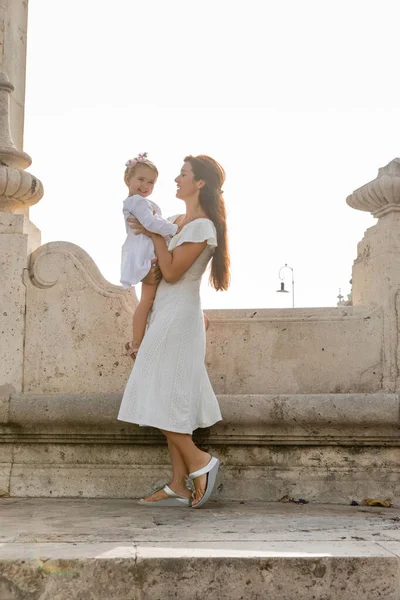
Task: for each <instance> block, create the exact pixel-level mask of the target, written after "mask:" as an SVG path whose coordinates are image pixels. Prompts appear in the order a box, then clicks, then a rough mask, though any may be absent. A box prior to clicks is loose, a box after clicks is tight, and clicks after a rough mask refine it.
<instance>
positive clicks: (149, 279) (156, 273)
mask: <svg viewBox="0 0 400 600" xmlns="http://www.w3.org/2000/svg"><path fill="white" fill-rule="evenodd" d="M161 278H162V274H161V271H160V267H159V266H158V264H157V261H152V263H151V269H150V271H149V272H148V273H147V275H146V277H145V278H144V279H142V283H147V284H148V285H157V283H159V281H160V279H161Z"/></svg>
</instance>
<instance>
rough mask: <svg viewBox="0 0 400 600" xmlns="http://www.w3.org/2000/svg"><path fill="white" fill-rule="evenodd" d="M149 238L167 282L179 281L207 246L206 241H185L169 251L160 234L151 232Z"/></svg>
mask: <svg viewBox="0 0 400 600" xmlns="http://www.w3.org/2000/svg"><path fill="white" fill-rule="evenodd" d="M151 238H152V240H153V243H154V248H155V252H156V256H157V258H158V265H159V267H160V270H161V273H162V275H163V277H164V279H165V281H167V282H168V283H175V282H176V281H179V279H180V278H181V277H182V275H184V274H185V273H186V271H187V270H188V269H190V267H191V266H192V264H193V263H194V262H195V261H196V260H197V259H198V258H199V256H200V254H201V253H202V252H203V250H204V248H205V247H206V246H207V242H185V243H184V244H181V245H180V246H177V247H176V248H175V250H173V252H169V251H168V248H167V244H166V243H165V240H164V238H163V237H162V236H161V235H157V234H152V236H151Z"/></svg>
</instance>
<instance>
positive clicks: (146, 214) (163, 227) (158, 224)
mask: <svg viewBox="0 0 400 600" xmlns="http://www.w3.org/2000/svg"><path fill="white" fill-rule="evenodd" d="M130 200H131V201H132V202H131V206H130V212H131V213H132V214H133V216H134V217H135V218H136V219H137V220H138V221H139V222H140V223H141V224H142V225H143V227H145V228H146V229H147V230H148V231H151V232H152V233H158V234H160V235H162V236H165V235H175V234H176V232H177V230H178V225H175V224H174V223H171V222H170V221H167V219H163V218H162V217H160V216H159V215H157V214H156V215H153V211H152V210H151V208H150V206H149V204H148V202H147V200H146V199H145V198H143V197H142V196H139V195H136V194H135V196H131V198H130Z"/></svg>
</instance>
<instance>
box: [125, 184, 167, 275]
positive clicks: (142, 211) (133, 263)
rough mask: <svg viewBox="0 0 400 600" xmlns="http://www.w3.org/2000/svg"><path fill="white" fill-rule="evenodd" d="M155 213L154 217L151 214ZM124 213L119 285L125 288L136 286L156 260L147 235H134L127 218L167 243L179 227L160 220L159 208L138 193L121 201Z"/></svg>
mask: <svg viewBox="0 0 400 600" xmlns="http://www.w3.org/2000/svg"><path fill="white" fill-rule="evenodd" d="M153 211H155V213H156V214H153ZM123 213H124V217H125V227H126V233H127V237H126V240H125V242H124V245H123V246H122V256H121V284H122V285H123V286H124V287H130V286H131V285H136V284H137V283H139V281H142V279H143V278H144V277H146V275H147V273H148V272H149V271H150V269H151V261H152V260H153V259H154V258H155V254H154V244H153V241H152V239H151V238H150V237H149V236H147V235H143V234H140V235H135V232H134V230H133V229H131V228H130V227H129V223H128V222H127V219H128V218H129V217H135V219H137V220H138V221H139V222H140V223H141V224H142V225H143V227H145V228H146V229H147V230H148V231H151V232H152V233H158V234H160V235H162V236H163V237H164V238H165V239H166V242H167V243H168V242H169V239H170V238H171V237H172V236H173V235H175V234H176V232H177V230H178V226H177V225H174V224H173V223H171V222H170V221H167V220H166V219H163V218H162V216H161V209H160V207H159V206H158V205H157V204H156V203H155V202H153V201H152V200H149V199H148V198H143V196H139V194H135V195H134V196H129V198H127V199H126V200H124V205H123Z"/></svg>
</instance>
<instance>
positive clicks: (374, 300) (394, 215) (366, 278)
mask: <svg viewBox="0 0 400 600" xmlns="http://www.w3.org/2000/svg"><path fill="white" fill-rule="evenodd" d="M347 204H349V206H351V207H352V208H356V209H358V210H364V211H368V212H370V213H371V214H372V215H373V216H374V217H376V218H377V219H378V222H377V223H376V225H374V226H373V227H370V228H369V229H367V231H366V232H365V234H364V238H363V239H362V241H361V242H360V243H359V244H358V247H357V258H356V260H355V261H354V265H353V289H352V294H353V305H354V306H356V305H366V304H375V305H377V306H380V307H382V309H383V311H384V357H383V359H384V365H385V368H384V381H383V385H384V388H385V389H387V390H388V391H397V390H399V389H400V380H399V366H400V365H399V359H398V356H399V347H398V346H399V336H398V328H399V319H398V315H399V309H400V296H399V291H400V158H395V159H393V160H392V161H391V162H390V163H389V164H387V165H386V166H385V167H382V168H381V169H379V171H378V176H377V177H376V179H374V180H373V181H370V182H369V183H367V184H365V185H363V186H362V187H360V188H359V189H357V190H355V191H354V192H353V193H352V194H351V195H350V196H348V198H347Z"/></svg>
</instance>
